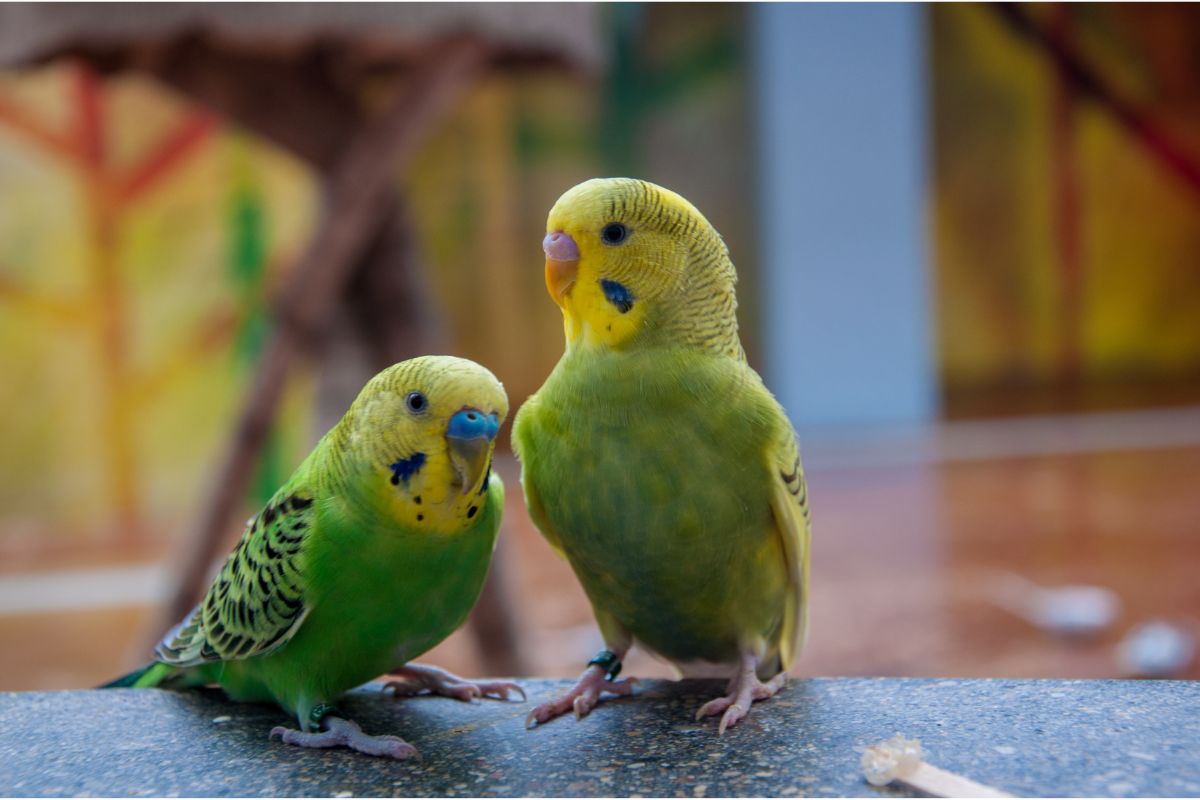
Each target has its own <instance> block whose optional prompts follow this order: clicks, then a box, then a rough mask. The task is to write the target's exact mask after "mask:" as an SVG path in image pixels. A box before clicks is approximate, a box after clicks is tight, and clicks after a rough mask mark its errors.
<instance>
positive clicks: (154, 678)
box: [96, 661, 175, 689]
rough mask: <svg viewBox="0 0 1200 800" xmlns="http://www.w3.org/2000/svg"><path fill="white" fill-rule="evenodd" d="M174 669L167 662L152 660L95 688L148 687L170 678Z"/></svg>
mask: <svg viewBox="0 0 1200 800" xmlns="http://www.w3.org/2000/svg"><path fill="white" fill-rule="evenodd" d="M174 671H175V668H174V667H172V666H170V665H169V664H164V663H162V662H161V661H153V662H151V663H149V664H147V665H146V666H144V667H142V668H140V669H135V670H134V671H133V672H131V673H129V674H128V675H122V676H121V677H119V678H117V679H116V680H113V681H109V682H108V683H106V684H104V685H103V686H97V687H96V688H97V689H148V688H150V687H151V686H158V685H159V684H160V683H162V682H163V681H165V680H166V679H167V678H170V677H171V675H172V673H174Z"/></svg>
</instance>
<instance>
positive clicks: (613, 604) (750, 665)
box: [513, 178, 810, 732]
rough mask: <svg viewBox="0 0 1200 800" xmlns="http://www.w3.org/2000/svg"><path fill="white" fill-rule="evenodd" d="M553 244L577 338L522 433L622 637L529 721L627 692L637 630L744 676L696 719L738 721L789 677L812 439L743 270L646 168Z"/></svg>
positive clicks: (547, 523)
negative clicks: (764, 344)
mask: <svg viewBox="0 0 1200 800" xmlns="http://www.w3.org/2000/svg"><path fill="white" fill-rule="evenodd" d="M543 247H544V250H545V255H546V263H545V269H546V285H547V288H548V290H549V292H550V295H551V297H552V298H553V299H554V301H555V303H557V304H558V305H559V306H560V307H561V309H562V313H563V327H564V330H565V333H566V351H565V352H564V353H563V356H562V358H561V360H560V361H559V362H558V365H557V366H556V367H555V368H554V371H553V372H552V373H551V374H550V376H549V377H548V378H547V379H546V382H545V384H544V385H543V386H542V387H541V389H539V390H538V392H537V393H536V394H535V395H533V396H532V397H530V398H529V400H528V401H527V402H526V403H525V404H524V405H523V406H522V407H521V409H520V411H519V412H518V414H517V417H516V420H515V422H514V428H513V444H514V449H515V450H516V452H517V454H518V456H519V458H520V461H521V469H522V473H521V479H522V483H523V485H524V489H525V498H526V503H527V505H528V507H529V512H530V514H531V516H532V518H533V520H534V522H535V523H536V524H537V526H538V528H539V529H540V530H541V532H542V534H543V535H544V536H545V537H546V539H547V540H548V541H549V542H550V544H551V545H552V546H553V547H554V548H555V549H556V550H557V551H558V552H560V553H561V554H562V555H564V556H565V557H566V559H567V560H568V561H569V562H570V564H571V566H572V568H573V569H574V571H575V574H576V575H577V576H578V578H579V581H580V583H582V585H583V588H584V590H585V591H586V593H587V596H588V598H589V600H590V601H591V604H592V609H593V611H594V613H595V616H596V621H597V622H598V624H599V626H600V631H601V633H602V634H603V637H604V641H605V644H606V649H605V650H602V651H601V652H600V653H599V654H598V655H597V656H596V657H595V658H594V659H593V660H592V661H591V662H590V663H589V666H588V668H587V669H586V670H585V671H584V673H583V675H582V676H581V678H580V680H579V682H578V683H577V685H576V686H575V688H574V689H573V690H572V691H570V692H569V693H567V694H566V695H565V696H563V697H561V698H559V699H557V700H554V701H552V702H549V703H545V704H543V705H540V706H538V707H537V708H535V709H534V710H533V712H532V713H531V714H530V715H529V720H528V724H530V725H533V724H540V723H544V722H546V721H548V720H549V719H552V718H553V717H555V716H558V715H560V714H563V713H565V712H566V711H568V710H571V709H574V711H575V713H576V715H577V716H583V715H585V714H587V713H588V711H590V710H591V708H592V707H594V706H595V704H596V702H597V701H598V699H599V697H600V695H601V693H602V692H605V691H608V692H614V693H617V694H629V693H630V691H631V685H630V682H629V681H617V680H616V675H617V673H618V671H619V670H620V666H621V659H622V658H623V657H624V655H625V653H626V652H627V651H628V649H629V648H630V647H631V646H632V645H633V644H634V643H635V642H636V643H638V644H640V645H642V646H644V647H646V648H648V649H649V650H650V651H652V652H654V653H656V654H658V655H659V656H661V657H664V658H666V659H668V660H669V661H670V662H672V663H673V664H674V665H676V667H677V668H678V669H679V671H680V672H681V673H682V674H683V675H687V676H693V675H694V676H709V677H711V676H722V677H728V678H729V684H728V690H727V692H726V694H725V695H724V696H722V697H718V698H716V699H714V700H712V701H711V702H709V703H707V704H705V705H704V706H703V707H702V708H701V709H700V710H699V713H698V715H697V716H698V717H703V716H707V715H716V714H722V719H721V723H720V730H721V731H722V732H723V731H724V730H725V728H726V727H727V726H729V725H734V724H736V723H737V722H738V720H740V719H741V718H742V717H744V716H745V715H746V714H747V713H748V712H749V710H750V706H751V704H752V703H753V702H754V701H755V700H759V699H764V698H767V697H770V696H772V695H774V694H775V693H776V692H777V691H778V690H779V689H780V688H782V687H783V685H784V682H785V680H786V670H787V669H788V668H789V667H790V666H791V665H792V664H793V663H794V661H795V658H796V656H797V654H798V652H799V650H800V647H801V644H802V641H803V639H804V633H805V620H806V613H807V612H806V601H807V589H806V586H807V579H808V563H809V549H810V530H809V510H808V494H807V488H806V485H805V480H804V473H803V470H802V469H801V466H800V457H799V451H798V448H797V444H796V437H795V433H794V432H793V429H792V426H791V424H790V423H789V422H788V420H787V417H786V416H785V414H784V412H783V409H782V408H781V407H780V405H779V404H778V402H776V400H775V398H774V397H773V396H772V395H771V393H770V392H769V391H768V390H767V389H766V387H765V386H764V385H763V382H762V380H761V378H759V376H758V374H757V373H755V371H754V370H753V369H751V367H750V366H749V365H748V364H747V363H746V357H745V354H744V352H743V350H742V345H741V342H740V341H739V339H738V325H737V315H736V308H737V297H736V294H735V291H734V285H735V283H736V280H737V273H736V271H735V270H734V267H733V263H732V262H731V261H730V258H729V253H728V250H727V249H726V247H725V244H724V242H723V241H722V239H721V237H720V235H719V234H718V233H717V231H716V230H715V229H714V228H713V227H712V225H710V224H709V223H708V221H707V220H706V219H705V218H704V216H703V215H702V214H701V213H700V212H699V211H698V210H696V208H695V207H694V206H692V204H691V203H689V202H688V201H687V200H685V199H683V198H682V197H680V196H679V195H677V194H675V193H674V192H671V191H668V190H667V189H664V188H662V187H660V186H656V185H654V184H652V183H648V182H646V181H641V180H631V179H625V178H614V179H596V180H590V181H587V182H585V183H582V184H580V185H578V186H576V187H574V188H572V189H570V190H569V191H567V192H566V193H565V194H564V195H563V196H562V197H560V198H559V200H558V202H557V203H556V204H555V205H554V208H553V209H551V211H550V215H549V219H548V221H547V235H546V238H545V240H544V242H543Z"/></svg>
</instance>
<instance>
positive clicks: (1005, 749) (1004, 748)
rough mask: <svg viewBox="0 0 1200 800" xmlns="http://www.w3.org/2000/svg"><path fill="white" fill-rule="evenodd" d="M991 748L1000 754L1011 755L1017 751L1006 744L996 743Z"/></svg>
mask: <svg viewBox="0 0 1200 800" xmlns="http://www.w3.org/2000/svg"><path fill="white" fill-rule="evenodd" d="M993 749H994V750H995V751H996V752H997V753H999V754H1000V755H1002V756H1011V755H1012V754H1013V753H1015V752H1017V748H1015V747H1013V746H1012V745H1007V744H998V745H996V746H995V747H994V748H993Z"/></svg>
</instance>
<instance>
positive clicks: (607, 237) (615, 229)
mask: <svg viewBox="0 0 1200 800" xmlns="http://www.w3.org/2000/svg"><path fill="white" fill-rule="evenodd" d="M628 238H629V228H626V227H625V226H624V225H622V224H621V223H619V222H610V223H608V224H607V225H605V226H604V229H603V230H602V231H600V239H601V241H603V242H604V243H605V244H620V243H621V242H623V241H625V240H626V239H628Z"/></svg>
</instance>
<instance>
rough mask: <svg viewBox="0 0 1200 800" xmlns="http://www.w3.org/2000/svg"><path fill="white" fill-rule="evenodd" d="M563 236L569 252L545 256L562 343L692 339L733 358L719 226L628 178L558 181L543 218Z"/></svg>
mask: <svg viewBox="0 0 1200 800" xmlns="http://www.w3.org/2000/svg"><path fill="white" fill-rule="evenodd" d="M546 229H547V257H548V259H549V258H550V256H551V255H552V254H554V253H552V249H551V241H550V238H551V237H552V236H553V235H554V234H556V233H558V234H565V235H566V236H569V237H570V239H571V240H573V244H574V247H575V250H570V251H564V252H570V253H572V254H573V253H575V252H576V251H577V254H578V257H577V260H575V261H573V262H571V263H569V264H567V265H566V267H564V266H563V264H564V263H565V262H562V261H559V262H554V261H552V260H548V261H547V281H548V284H549V285H550V287H551V294H552V295H556V296H555V301H556V302H558V304H559V305H560V307H561V308H562V311H563V326H564V329H565V331H566V336H567V344H568V348H569V347H571V346H574V345H577V344H580V343H583V344H584V345H588V346H593V345H599V346H606V347H611V348H618V349H621V348H626V347H630V346H634V345H651V346H652V345H655V344H662V345H682V346H690V347H700V348H704V349H708V350H713V351H716V352H720V353H724V354H727V355H731V356H735V357H739V358H742V357H744V356H743V355H742V347H741V343H740V342H739V340H738V333H737V295H736V293H735V290H734V287H735V284H736V283H737V272H736V271H735V270H734V267H733V262H731V261H730V259H729V251H728V249H727V248H726V247H725V243H724V242H723V241H722V240H721V236H720V234H718V233H717V231H716V229H715V228H713V226H712V225H710V224H709V222H708V220H706V219H705V218H704V215H703V214H701V213H700V212H699V211H698V210H697V209H696V207H695V206H693V205H692V204H691V203H689V202H688V201H687V200H685V199H684V198H682V197H680V196H679V195H678V194H676V193H674V192H672V191H670V190H668V189H664V188H662V187H661V186H656V185H655V184H653V183H648V182H646V181H641V180H634V179H631V178H595V179H593V180H589V181H585V182H584V183H581V184H579V185H578V186H575V187H574V188H572V189H570V190H568V191H567V192H566V193H565V194H563V196H562V197H560V198H559V199H558V202H557V203H555V204H554V207H553V208H552V209H551V210H550V215H549V217H548V219H547V221H546Z"/></svg>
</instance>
